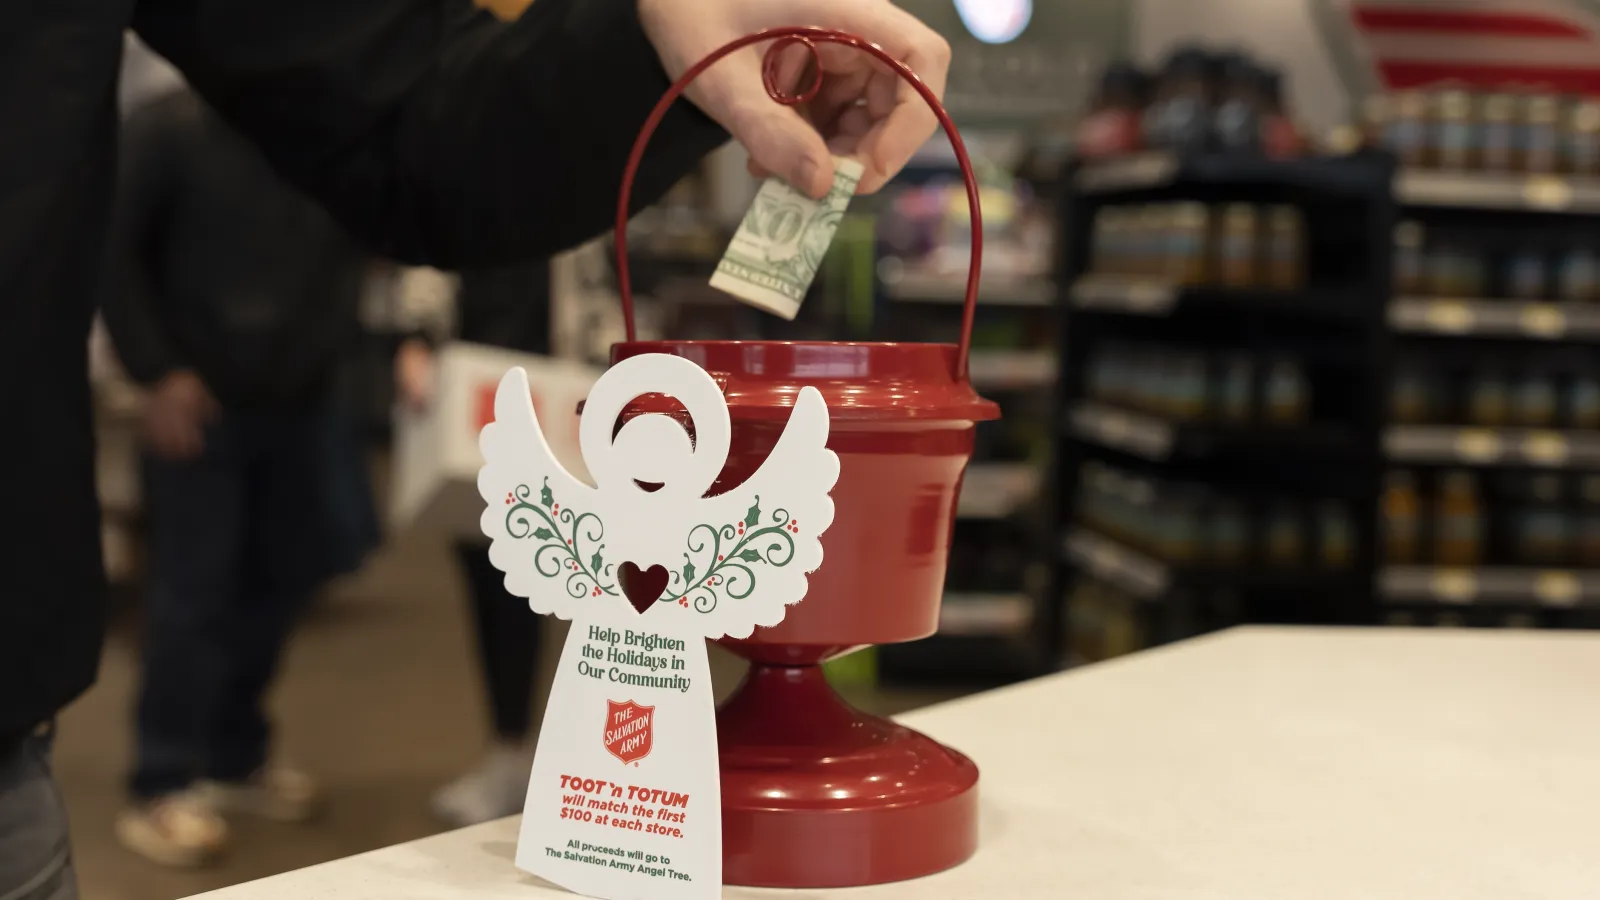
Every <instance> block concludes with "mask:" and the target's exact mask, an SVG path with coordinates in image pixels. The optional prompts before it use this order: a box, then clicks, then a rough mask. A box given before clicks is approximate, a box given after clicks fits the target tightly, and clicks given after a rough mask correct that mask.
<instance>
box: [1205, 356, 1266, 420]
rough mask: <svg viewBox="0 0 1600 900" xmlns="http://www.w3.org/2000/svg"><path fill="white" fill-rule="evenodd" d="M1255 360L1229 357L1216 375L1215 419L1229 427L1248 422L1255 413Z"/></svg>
mask: <svg viewBox="0 0 1600 900" xmlns="http://www.w3.org/2000/svg"><path fill="white" fill-rule="evenodd" d="M1255 381H1256V365H1255V360H1253V359H1251V358H1250V357H1249V356H1246V355H1244V354H1236V355H1233V356H1229V357H1228V358H1227V359H1226V360H1224V361H1223V363H1222V367H1221V370H1220V371H1219V372H1218V373H1217V378H1216V384H1217V401H1216V403H1215V405H1214V406H1213V409H1214V410H1215V411H1216V414H1217V417H1218V418H1219V419H1221V420H1222V421H1224V422H1227V423H1228V424H1230V425H1244V424H1247V423H1249V422H1250V420H1251V417H1252V416H1253V415H1254V412H1255Z"/></svg>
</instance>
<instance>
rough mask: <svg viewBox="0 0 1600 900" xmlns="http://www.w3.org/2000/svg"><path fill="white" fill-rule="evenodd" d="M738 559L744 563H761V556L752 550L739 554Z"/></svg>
mask: <svg viewBox="0 0 1600 900" xmlns="http://www.w3.org/2000/svg"><path fill="white" fill-rule="evenodd" d="M739 558H740V559H742V560H744V561H745V562H753V563H754V562H761V554H759V553H757V552H756V551H754V550H746V551H744V552H743V553H740V554H739Z"/></svg>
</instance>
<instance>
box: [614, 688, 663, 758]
mask: <svg viewBox="0 0 1600 900" xmlns="http://www.w3.org/2000/svg"><path fill="white" fill-rule="evenodd" d="M655 717H656V708H655V707H654V706H640V705H639V704H637V703H635V702H633V701H632V700H629V701H628V702H626V703H618V702H617V701H615V700H607V701H606V733H605V745H606V752H607V753H609V754H611V755H612V756H615V757H616V758H617V759H620V760H622V762H623V763H624V764H627V763H636V762H638V761H639V760H641V759H644V758H645V757H646V756H649V755H650V746H651V744H652V743H653V739H654V736H655V729H654V727H653V726H654V725H655Z"/></svg>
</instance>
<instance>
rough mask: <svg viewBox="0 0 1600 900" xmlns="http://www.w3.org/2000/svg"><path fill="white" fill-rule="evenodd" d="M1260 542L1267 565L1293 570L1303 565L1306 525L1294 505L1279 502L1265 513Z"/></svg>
mask: <svg viewBox="0 0 1600 900" xmlns="http://www.w3.org/2000/svg"><path fill="white" fill-rule="evenodd" d="M1262 540H1263V542H1264V546H1263V548H1262V549H1263V551H1264V554H1263V555H1264V556H1265V557H1266V562H1267V564H1268V565H1272V566H1277V567H1280V568H1293V567H1298V566H1301V565H1304V564H1305V551H1306V523H1305V520H1304V519H1303V518H1302V516H1301V515H1300V510H1299V508H1298V507H1296V506H1295V505H1294V504H1292V503H1289V502H1287V501H1281V502H1278V503H1275V504H1273V506H1272V508H1271V510H1270V511H1269V512H1268V513H1267V518H1266V523H1265V528H1264V529H1263V534H1262Z"/></svg>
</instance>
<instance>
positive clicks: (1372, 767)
mask: <svg viewBox="0 0 1600 900" xmlns="http://www.w3.org/2000/svg"><path fill="white" fill-rule="evenodd" d="M902 721H904V722H905V723H906V724H908V725H911V726H913V727H916V728H918V729H920V730H922V731H925V732H927V733H928V734H930V735H932V736H934V737H937V738H939V739H940V740H942V741H945V742H946V743H949V744H951V745H952V746H955V747H958V748H960V749H961V750H963V751H965V752H967V753H968V754H970V755H971V756H972V757H973V758H974V759H975V760H976V761H977V762H978V765H979V766H980V767H981V769H982V770H983V780H982V782H981V783H980V791H981V801H980V803H981V807H982V828H983V830H982V838H981V843H980V847H979V850H978V854H977V855H976V856H975V857H974V858H973V859H972V860H970V861H969V862H967V863H966V864H965V865H962V866H959V867H957V868H955V869H953V870H950V871H948V872H945V873H942V874H939V875H935V876H932V877H929V878H925V879H920V880H917V881H912V882H904V883H901V884H892V885H882V886H878V887H873V888H861V889H851V890H841V891H758V890H748V889H743V888H728V889H726V890H725V892H724V896H725V897H727V898H729V900H742V898H761V897H787V898H790V900H811V898H818V900H821V898H827V900H833V898H840V900H845V898H850V900H854V898H863V900H913V898H914V900H1030V898H1051V900H1134V898H1138V900H1150V898H1183V900H1313V898H1316V900H1322V898H1328V900H1334V898H1337V900H1388V898H1393V900H1435V898H1437V900H1478V898H1482V900H1518V898H1530V900H1531V898H1539V900H1550V898H1575V900H1576V898H1584V900H1593V898H1596V897H1600V635H1591V634H1582V633H1571V632H1516V631H1456V630H1402V629H1384V630H1342V629H1288V628H1245V629H1236V630H1233V631H1229V632H1224V633H1222V634H1218V635H1213V636H1210V637H1206V638H1200V639H1197V640H1193V641H1188V642H1185V643H1181V644H1176V645H1173V646H1170V647H1166V648H1162V649H1158V650H1153V651H1149V652H1145V653H1141V654H1136V655H1134V656H1131V657H1125V658H1123V659H1119V660H1115V661H1112V662H1109V663H1104V664H1101V665H1096V666H1090V667H1086V668H1082V669H1077V670H1074V671H1072V672H1068V673H1065V674H1062V675H1058V676H1054V677H1051V678H1046V679H1041V680H1039V681H1034V682H1029V683H1027V684H1023V685H1018V686H1016V687H1012V688H1007V689H1004V690H999V691H994V692H991V693H988V694H981V695H978V696H975V697H971V698H968V699H965V700H959V701H956V702H953V703H947V704H942V705H940V706H936V707H930V708H928V709H925V710H920V711H918V712H916V713H913V714H910V715H907V716H904V717H902ZM515 841H516V829H515V821H514V820H505V821H501V822H495V823H491V824H488V825H482V826H479V827H476V828H469V829H465V830H463V831H457V832H452V833H450V834H444V835H440V836H437V837H433V838H428V839H425V840H420V841H415V842H413V843H409V844H403V845H400V846H397V847H390V848H387V849H384V850H378V851H375V852H372V853H367V854H364V855H361V856H356V857H352V858H350V859H345V860H339V861H336V862H332V863H327V864H325V865H320V866H314V867H312V868H309V869H303V870H300V871H298V872H291V873H288V874H285V875H280V876H277V877H275V878H269V879H265V880H263V881H258V882H254V883H251V884H245V885H240V886H237V887H233V888H229V889H226V890H222V891H216V892H213V893H210V894H206V895H204V896H205V897H207V898H209V900H281V898H288V897H292V898H296V900H491V898H520V900H537V898H544V897H556V896H565V897H570V896H571V895H570V894H566V893H565V892H564V891H559V890H557V889H554V888H550V887H548V886H545V885H543V884H542V883H541V882H538V881H536V880H535V879H533V878H531V877H529V876H526V875H524V874H523V873H521V872H519V871H517V870H516V869H515V868H514V867H513V866H512V864H511V858H512V851H513V845H514V843H515Z"/></svg>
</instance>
